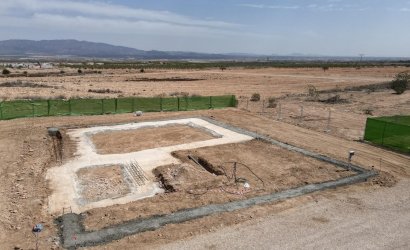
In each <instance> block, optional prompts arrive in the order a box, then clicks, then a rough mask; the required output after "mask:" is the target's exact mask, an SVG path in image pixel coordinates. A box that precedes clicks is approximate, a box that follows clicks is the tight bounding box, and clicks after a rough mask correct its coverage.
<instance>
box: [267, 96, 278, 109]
mask: <svg viewBox="0 0 410 250" xmlns="http://www.w3.org/2000/svg"><path fill="white" fill-rule="evenodd" d="M276 106H278V104H277V103H276V98H275V97H269V99H268V108H276Z"/></svg>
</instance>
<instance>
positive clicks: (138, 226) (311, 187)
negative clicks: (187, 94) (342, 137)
mask: <svg viewBox="0 0 410 250" xmlns="http://www.w3.org/2000/svg"><path fill="white" fill-rule="evenodd" d="M201 119H203V120H206V121H208V122H210V123H213V124H215V125H217V126H221V127H224V128H226V129H229V130H232V131H234V132H237V133H241V134H244V135H248V136H252V137H254V138H256V139H259V140H262V141H264V142H267V143H271V144H273V145H277V146H280V147H282V148H285V149H287V150H290V151H294V152H298V153H301V154H303V155H305V156H309V157H312V158H314V159H317V160H321V161H324V162H327V163H330V164H333V165H334V166H335V167H338V168H341V169H350V170H352V171H354V172H356V175H354V176H350V177H344V178H341V179H338V180H334V181H328V182H322V183H317V184H308V185H305V186H301V187H297V188H292V189H288V190H284V191H282V192H274V193H271V194H267V195H262V196H257V197H252V198H249V199H245V200H239V201H233V202H228V203H224V204H213V205H207V206H203V207H197V208H192V209H185V210H180V211H177V212H174V213H171V214H166V215H156V216H152V217H150V218H145V219H136V220H131V221H128V222H125V223H122V224H118V225H113V226H110V227H107V228H103V229H101V230H96V231H85V230H84V227H83V224H82V220H81V215H78V214H74V213H69V214H65V215H63V216H61V217H59V218H58V219H57V223H58V224H59V226H60V227H59V228H60V229H61V240H62V242H63V246H64V247H65V248H76V247H83V246H94V245H100V244H103V243H107V242H110V241H113V240H117V239H121V238H123V237H125V236H127V235H132V234H136V233H141V232H145V231H153V230H156V229H158V228H160V227H162V226H164V225H167V224H175V223H182V222H185V221H188V220H193V219H198V218H201V217H204V216H209V215H213V214H218V213H223V212H232V211H235V210H239V209H244V208H249V207H252V206H255V205H259V204H266V203H272V202H277V201H281V200H285V199H289V198H293V197H297V196H301V195H305V194H309V193H312V192H316V191H320V190H325V189H331V188H336V187H340V186H345V185H351V184H354V183H358V182H363V181H367V179H368V178H371V177H374V176H376V175H377V173H376V172H374V171H368V170H366V169H364V168H362V167H360V166H356V165H353V164H349V163H346V162H342V161H339V160H336V159H333V158H330V157H327V156H324V155H320V154H317V153H314V152H310V151H308V150H305V149H303V148H299V147H295V146H292V145H289V144H285V143H282V142H279V141H276V140H273V139H271V138H269V137H267V136H263V135H259V134H257V133H253V132H250V131H247V130H244V129H241V128H237V127H233V126H230V125H227V124H224V123H221V122H218V121H215V120H212V119H208V118H204V117H201ZM198 163H200V164H201V165H202V166H203V167H204V168H205V169H206V170H207V171H209V172H211V173H212V172H215V169H217V168H215V167H214V166H212V165H211V164H209V162H207V161H206V160H204V159H202V160H201V159H200V158H198ZM215 174H217V172H215ZM158 177H159V179H160V180H161V177H160V176H158Z"/></svg>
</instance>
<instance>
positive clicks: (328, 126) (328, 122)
mask: <svg viewBox="0 0 410 250" xmlns="http://www.w3.org/2000/svg"><path fill="white" fill-rule="evenodd" d="M331 115H332V110H331V109H330V108H329V115H328V117H327V128H326V132H328V133H329V132H330V118H331Z"/></svg>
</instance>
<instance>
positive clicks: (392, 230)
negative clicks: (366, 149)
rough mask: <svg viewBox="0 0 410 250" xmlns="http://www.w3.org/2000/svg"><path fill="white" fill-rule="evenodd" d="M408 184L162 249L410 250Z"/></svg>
mask: <svg viewBox="0 0 410 250" xmlns="http://www.w3.org/2000/svg"><path fill="white" fill-rule="evenodd" d="M409 188H410V182H409V181H408V180H406V181H402V182H400V183H399V184H398V185H397V186H395V187H393V188H390V189H375V190H370V191H369V190H366V191H357V192H355V193H353V194H352V193H350V194H346V193H344V194H338V196H337V197H333V198H331V199H329V198H327V197H320V198H319V199H317V200H316V201H315V202H309V203H307V204H305V205H302V206H299V207H295V208H292V209H289V210H286V211H282V212H279V213H277V214H274V215H270V216H267V217H264V218H260V219H257V220H252V221H248V222H245V223H242V224H239V225H236V226H232V227H229V228H224V229H221V230H218V231H216V232H212V233H206V234H203V235H200V236H197V237H192V238H189V239H187V240H183V241H178V242H176V243H171V244H167V245H163V246H161V247H158V249H409V248H410V238H409V231H410V194H409V193H408V192H407V191H408V190H409Z"/></svg>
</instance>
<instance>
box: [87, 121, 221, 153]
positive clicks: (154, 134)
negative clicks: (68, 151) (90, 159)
mask: <svg viewBox="0 0 410 250" xmlns="http://www.w3.org/2000/svg"><path fill="white" fill-rule="evenodd" d="M214 138H215V137H213V136H212V135H211V134H209V133H206V131H205V130H201V129H199V128H194V127H190V126H188V125H168V126H165V127H158V128H141V129H135V130H125V131H116V132H105V133H98V134H95V135H93V136H92V138H91V139H92V141H93V143H94V145H95V147H96V149H97V152H98V153H99V154H122V153H129V152H135V151H140V150H144V149H150V148H159V147H166V146H172V145H178V144H183V143H188V142H196V141H205V140H210V139H214Z"/></svg>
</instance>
